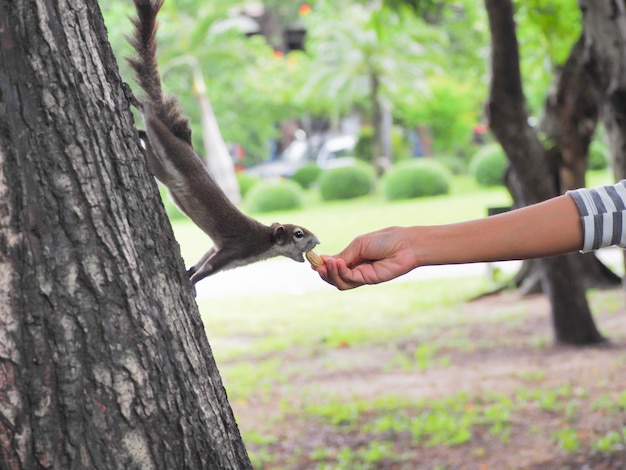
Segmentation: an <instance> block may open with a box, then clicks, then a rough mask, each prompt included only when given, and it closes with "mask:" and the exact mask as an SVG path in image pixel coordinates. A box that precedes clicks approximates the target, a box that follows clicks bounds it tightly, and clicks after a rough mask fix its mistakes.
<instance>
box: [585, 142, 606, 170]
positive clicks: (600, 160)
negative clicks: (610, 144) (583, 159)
mask: <svg viewBox="0 0 626 470" xmlns="http://www.w3.org/2000/svg"><path fill="white" fill-rule="evenodd" d="M608 166H609V149H608V148H607V146H606V145H605V144H603V143H602V142H599V141H597V140H594V141H592V142H591V145H590V146H589V160H588V161H587V167H588V168H589V169H590V170H604V169H605V168H607V167H608Z"/></svg>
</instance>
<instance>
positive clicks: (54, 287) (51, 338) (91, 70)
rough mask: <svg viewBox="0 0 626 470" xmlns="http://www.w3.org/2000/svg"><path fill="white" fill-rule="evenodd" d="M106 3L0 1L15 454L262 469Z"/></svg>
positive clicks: (0, 394) (1, 416) (69, 461)
mask: <svg viewBox="0 0 626 470" xmlns="http://www.w3.org/2000/svg"><path fill="white" fill-rule="evenodd" d="M115 64H116V62H115V58H114V57H113V55H112V52H111V49H110V47H109V44H108V42H107V37H106V30H105V27H104V23H103V20H102V17H101V14H100V11H99V8H98V5H97V2H96V1H94V0H89V1H87V0H76V1H73V2H63V1H61V2H57V1H51V0H42V1H38V2H35V1H34V0H30V1H29V0H19V1H13V0H0V197H1V198H2V201H3V203H2V204H1V205H0V252H1V254H2V255H1V257H0V452H1V461H2V465H1V466H2V468H3V469H29V470H30V469H34V468H55V469H85V468H93V469H98V468H103V469H105V468H106V469H110V468H142V469H147V468H164V469H183V468H212V469H218V468H219V469H223V468H251V464H250V461H249V459H248V456H247V453H246V450H245V448H244V446H243V443H242V440H241V437H240V435H239V431H238V429H237V426H236V423H235V420H234V417H233V415H232V411H231V409H230V407H229V405H228V402H227V399H226V393H225V391H224V389H223V386H222V383H221V380H220V377H219V374H218V371H217V368H216V366H215V362H214V360H213V357H212V354H211V351H210V347H209V344H208V342H207V339H206V335H205V332H204V328H203V325H202V322H201V321H200V318H199V314H198V311H197V307H196V306H195V302H194V299H193V295H192V289H191V287H190V285H189V282H188V280H187V279H186V275H185V272H184V266H183V263H182V260H181V258H180V253H179V250H178V248H177V245H176V242H175V240H174V237H173V233H172V230H171V227H170V225H169V222H168V220H167V218H166V216H165V212H164V210H163V206H162V204H161V202H160V200H159V196H158V192H157V188H156V185H155V183H154V180H153V178H152V177H151V176H150V175H149V174H148V172H147V167H146V164H145V161H144V158H143V155H141V152H140V147H139V145H138V140H137V134H136V131H135V130H134V123H133V121H132V116H131V114H130V112H129V109H128V104H127V103H126V101H125V99H124V95H123V93H122V86H121V85H122V84H121V81H120V78H119V74H118V70H117V68H116V65H115Z"/></svg>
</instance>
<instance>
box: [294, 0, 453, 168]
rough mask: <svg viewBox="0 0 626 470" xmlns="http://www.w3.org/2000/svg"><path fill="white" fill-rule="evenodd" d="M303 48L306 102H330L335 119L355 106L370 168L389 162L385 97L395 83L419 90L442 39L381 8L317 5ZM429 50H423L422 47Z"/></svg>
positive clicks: (387, 99)
mask: <svg viewBox="0 0 626 470" xmlns="http://www.w3.org/2000/svg"><path fill="white" fill-rule="evenodd" d="M307 30H308V32H307V42H306V48H307V51H308V53H309V54H311V56H312V60H311V73H310V77H309V80H308V82H307V83H306V84H305V93H306V94H307V96H310V97H313V96H315V97H318V99H319V97H323V99H326V100H330V101H331V102H332V103H333V107H334V109H335V112H336V114H337V115H342V114H345V113H346V112H348V111H351V110H353V109H355V106H360V107H361V109H362V110H363V115H364V118H365V119H366V120H367V121H369V122H371V123H372V126H373V129H374V145H373V155H372V162H373V163H375V164H376V165H377V166H379V167H381V168H386V167H388V166H389V163H390V161H391V106H392V102H391V99H390V95H391V94H393V93H394V91H395V88H396V87H397V84H398V83H403V82H404V83H410V84H412V86H413V87H414V88H415V89H416V90H419V89H420V88H422V87H421V84H422V83H423V77H424V75H425V71H426V70H427V69H428V68H429V66H430V62H429V61H428V60H426V59H425V56H426V55H430V54H434V53H435V51H436V50H437V45H438V44H439V43H441V41H442V40H443V39H444V36H443V35H442V34H441V33H439V32H437V31H436V30H434V29H433V28H431V27H429V26H428V25H427V24H426V23H424V22H421V21H420V20H419V19H418V18H416V17H415V16H414V15H407V14H401V13H397V12H394V11H392V10H390V9H388V8H386V7H384V6H382V5H380V6H376V7H373V6H371V5H369V6H364V5H360V4H348V5H343V4H342V3H339V4H334V3H332V4H331V3H327V2H318V3H317V8H316V15H315V16H313V15H311V18H310V19H309V20H308V21H307ZM425 44H428V47H425Z"/></svg>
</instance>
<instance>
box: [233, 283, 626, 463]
mask: <svg viewBox="0 0 626 470" xmlns="http://www.w3.org/2000/svg"><path fill="white" fill-rule="evenodd" d="M594 297H595V299H594V319H595V320H596V324H597V325H598V327H599V329H600V331H601V332H602V333H603V334H604V335H606V336H607V337H609V338H610V341H609V342H608V343H607V344H604V345H602V346H597V347H587V348H572V347H563V346H555V345H553V344H552V338H551V333H552V327H551V324H550V315H549V305H548V303H547V300H546V299H545V297H543V296H535V297H531V298H520V297H518V296H517V294H515V293H512V294H511V293H507V294H501V295H497V296H492V297H487V298H484V299H481V300H476V301H473V302H469V303H467V304H464V305H462V306H460V307H459V309H461V312H460V314H461V316H460V318H466V319H469V321H467V322H461V324H456V323H455V324H454V327H450V328H445V327H443V328H440V329H435V330H433V331H430V332H428V338H426V337H424V335H420V336H422V337H418V335H415V337H413V336H410V335H408V337H407V338H404V339H402V340H399V341H397V342H395V343H394V344H385V345H377V346H374V347H371V348H363V347H351V346H349V345H346V346H345V347H338V348H334V349H325V348H322V347H320V351H319V352H318V353H317V354H310V355H309V354H307V355H304V356H302V357H301V356H299V355H298V354H297V353H296V352H294V351H287V352H285V353H284V354H285V356H284V357H282V358H281V360H283V361H284V362H283V363H284V364H285V374H286V377H288V380H287V381H286V382H285V383H279V384H277V385H274V386H273V387H271V390H270V391H269V392H268V393H264V394H262V395H260V396H253V397H252V398H250V399H249V400H246V401H242V402H235V403H232V405H233V409H234V412H235V416H236V417H237V420H238V422H239V426H240V428H241V430H242V432H243V433H244V436H245V435H246V432H250V431H251V430H254V431H256V432H257V433H258V434H259V435H264V434H265V435H268V436H272V439H269V440H268V442H267V443H266V444H259V443H258V442H252V443H249V442H248V443H247V446H248V448H249V450H250V451H251V454H253V455H254V454H255V453H266V454H271V455H272V458H271V461H272V463H268V464H262V466H261V468H263V469H278V468H285V469H293V470H300V469H302V470H304V469H317V468H329V469H338V468H352V467H349V466H341V465H339V464H338V463H337V461H335V462H333V461H332V460H330V461H328V463H327V466H326V467H323V466H321V464H320V461H319V460H318V461H313V460H312V459H311V458H310V456H311V453H312V452H313V451H314V449H319V448H324V449H328V450H329V452H330V453H331V455H332V452H333V450H334V451H335V452H339V450H340V449H342V448H345V447H346V446H347V447H350V448H353V449H358V448H360V447H363V446H364V445H366V444H367V442H366V441H369V440H370V439H371V436H369V435H363V434H361V433H360V432H359V431H358V429H357V430H352V431H341V430H339V431H338V428H337V426H336V425H334V426H333V425H331V424H328V423H325V422H323V421H318V422H312V421H311V420H310V418H309V420H306V419H304V418H302V416H300V415H299V414H298V413H297V412H294V411H293V410H298V409H301V406H302V404H303V403H305V402H309V401H315V400H316V397H317V396H318V395H323V396H328V395H330V396H335V397H337V399H339V400H343V401H345V402H349V401H350V400H367V399H374V398H376V397H380V396H383V395H385V396H389V395H391V396H398V397H404V398H407V399H410V400H415V401H418V400H421V399H436V398H440V397H445V396H450V395H454V394H455V393H458V392H459V391H465V392H467V393H468V394H469V395H471V396H473V397H480V396H483V395H487V394H489V393H494V392H495V393H500V394H505V395H510V394H513V393H515V390H518V389H520V388H523V387H526V388H529V387H531V388H540V389H546V390H549V389H556V388H558V387H562V386H564V385H567V386H569V387H570V389H571V390H573V391H574V392H573V394H574V395H575V398H571V397H570V398H568V400H569V401H572V402H575V404H576V407H575V411H573V412H572V413H571V414H570V415H569V417H568V419H567V422H564V421H565V420H564V417H563V416H564V413H563V412H558V413H557V412H551V411H546V410H543V409H540V408H538V407H537V406H534V405H533V404H532V403H530V404H526V405H524V406H522V407H521V408H520V409H517V410H516V411H515V412H514V413H513V415H512V418H511V423H510V424H511V430H510V437H509V439H507V440H506V441H504V442H503V440H502V439H500V438H499V437H498V436H495V435H493V434H492V433H489V432H488V431H487V430H483V431H480V430H478V431H476V432H474V434H473V436H472V438H471V440H470V441H469V442H467V443H464V444H459V445H438V446H424V445H416V444H415V443H414V442H412V441H411V438H410V436H405V435H402V434H399V435H397V436H394V437H393V440H395V442H394V451H393V453H392V454H390V455H389V456H388V458H382V459H380V460H378V461H377V463H375V464H371V465H370V466H368V467H358V468H375V469H378V468H380V469H477V470H491V469H534V470H552V469H555V470H556V469H590V470H596V469H598V470H603V469H626V449H621V450H620V449H619V448H618V449H616V450H615V449H614V450H613V451H612V452H599V451H597V450H594V449H593V448H592V445H591V443H592V442H593V440H594V439H596V438H597V437H598V436H600V435H604V434H606V433H607V432H609V431H611V430H619V429H622V428H623V427H624V426H626V412H625V411H623V410H622V411H621V412H620V411H615V410H613V411H612V412H607V410H606V409H602V408H598V407H596V406H594V404H595V403H598V401H599V400H602V399H603V397H604V399H606V397H617V396H618V395H620V394H623V393H624V392H626V309H625V308H624V303H625V301H624V297H623V293H621V292H615V291H613V292H606V293H604V292H600V293H596V294H594ZM520 311H522V312H525V313H524V314H523V315H521V316H520V315H519V314H517V316H515V315H512V312H520ZM494 312H495V313H494ZM509 317H510V318H512V319H510V318H509ZM420 340H422V341H429V342H432V341H434V342H436V343H437V344H440V345H444V346H443V347H442V348H441V349H438V350H437V357H445V358H446V361H445V362H442V363H441V364H440V363H439V362H438V361H437V360H436V358H435V359H434V360H433V361H432V365H429V366H428V367H426V368H424V369H423V370H418V369H415V368H414V369H407V368H402V367H390V366H389V364H390V363H391V362H390V361H393V358H394V357H397V355H398V352H399V351H400V352H401V351H414V350H415V348H416V346H418V345H419V341H420ZM446 345H447V346H446ZM459 345H462V346H459ZM329 365H332V367H329ZM338 365H340V367H337V366H338ZM609 399H610V398H609ZM285 410H288V411H285ZM564 427H569V428H573V429H575V430H576V437H577V438H578V439H579V440H580V442H581V443H582V445H581V447H580V448H579V449H578V450H576V451H569V452H568V451H565V450H563V449H562V448H561V447H560V446H559V445H558V442H557V440H556V439H555V438H554V435H555V432H556V431H558V430H559V429H562V428H564ZM387 437H389V436H387ZM387 440H389V439H387ZM618 447H619V446H618ZM622 447H623V446H622ZM298 456H299V457H298ZM355 468H356V467H355Z"/></svg>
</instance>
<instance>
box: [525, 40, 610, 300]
mask: <svg viewBox="0 0 626 470" xmlns="http://www.w3.org/2000/svg"><path fill="white" fill-rule="evenodd" d="M584 43H585V41H584V36H581V37H580V38H579V40H578V41H577V42H576V44H575V45H574V46H573V47H572V50H571V51H570V54H569V57H568V58H567V60H566V61H565V64H564V65H563V67H562V68H561V69H560V70H559V71H558V73H557V74H556V77H555V80H554V84H553V86H552V87H551V89H550V92H549V93H548V96H547V98H546V102H545V106H544V114H543V116H542V119H541V123H540V125H539V130H540V132H541V133H543V135H544V136H545V139H544V140H545V142H546V145H547V147H548V148H547V150H546V154H547V159H548V166H549V168H550V170H551V171H552V172H553V177H554V179H555V184H556V185H557V191H558V193H559V194H564V193H565V192H566V191H568V190H570V189H577V188H582V187H585V174H586V172H587V161H588V155H589V145H590V144H591V140H592V139H593V134H594V131H595V129H596V124H597V121H598V98H597V95H596V93H594V91H593V88H592V85H591V80H590V79H589V77H588V75H587V72H586V70H585V67H584V60H583V54H584V50H585V49H584ZM574 262H575V263H576V264H577V265H578V268H577V270H578V272H580V273H581V274H582V276H583V285H584V286H585V288H614V287H618V286H619V285H620V284H621V282H622V280H621V278H620V277H619V276H617V275H616V274H615V273H613V272H612V271H611V270H610V269H609V268H608V267H606V266H605V265H604V264H603V263H602V261H600V260H599V259H598V258H597V257H596V255H595V254H594V253H587V254H585V255H578V256H576V257H574ZM535 265H538V263H535ZM536 278H537V279H539V277H536Z"/></svg>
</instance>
